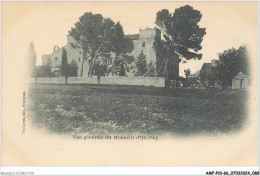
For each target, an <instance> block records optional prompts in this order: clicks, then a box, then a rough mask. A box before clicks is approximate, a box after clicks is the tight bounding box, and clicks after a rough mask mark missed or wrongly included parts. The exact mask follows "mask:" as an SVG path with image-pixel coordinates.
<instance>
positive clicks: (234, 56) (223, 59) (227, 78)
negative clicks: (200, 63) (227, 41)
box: [215, 45, 249, 87]
mask: <svg viewBox="0 0 260 176" xmlns="http://www.w3.org/2000/svg"><path fill="white" fill-rule="evenodd" d="M218 56H219V60H218V61H217V66H216V67H215V72H216V78H217V80H219V81H220V82H221V84H222V86H223V87H225V86H231V83H232V79H233V78H234V77H235V76H236V75H237V74H238V73H239V72H240V71H241V72H243V73H244V74H246V75H249V62H248V61H249V58H248V52H247V46H246V45H242V46H240V47H239V48H238V49H235V48H231V49H228V50H225V51H224V52H223V53H219V54H218Z"/></svg>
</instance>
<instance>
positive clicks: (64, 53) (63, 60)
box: [61, 48, 68, 66]
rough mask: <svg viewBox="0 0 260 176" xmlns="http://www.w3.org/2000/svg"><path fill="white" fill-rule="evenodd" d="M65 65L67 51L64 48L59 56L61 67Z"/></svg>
mask: <svg viewBox="0 0 260 176" xmlns="http://www.w3.org/2000/svg"><path fill="white" fill-rule="evenodd" d="M67 63H68V56H67V51H66V49H65V48H63V50H62V55H61V66H63V65H65V64H67Z"/></svg>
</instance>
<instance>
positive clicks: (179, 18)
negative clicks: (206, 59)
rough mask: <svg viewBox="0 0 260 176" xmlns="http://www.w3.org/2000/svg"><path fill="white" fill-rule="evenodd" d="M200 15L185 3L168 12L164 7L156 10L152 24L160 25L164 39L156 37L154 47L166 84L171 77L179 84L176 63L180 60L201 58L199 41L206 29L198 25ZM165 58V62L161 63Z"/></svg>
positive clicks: (177, 65) (177, 64)
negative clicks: (162, 67)
mask: <svg viewBox="0 0 260 176" xmlns="http://www.w3.org/2000/svg"><path fill="white" fill-rule="evenodd" d="M201 17H202V14H201V13H200V11H198V10H194V9H193V7H191V6H189V5H185V6H183V7H180V8H178V9H175V12H174V13H170V12H169V11H168V10H167V9H163V10H161V11H159V12H157V16H156V21H155V24H156V25H158V26H159V27H160V29H161V30H162V33H163V39H156V40H155V42H154V49H155V51H156V53H157V57H158V59H159V61H160V63H162V64H163V63H164V65H165V69H164V75H165V84H166V86H169V85H170V80H174V82H175V86H177V85H178V78H179V63H180V62H181V60H184V61H186V60H190V59H201V57H202V54H199V53H198V51H199V50H201V49H202V46H201V42H202V40H203V36H204V35H205V34H206V29H205V28H200V27H199V25H198V23H199V22H200V20H201ZM164 61H165V62H164Z"/></svg>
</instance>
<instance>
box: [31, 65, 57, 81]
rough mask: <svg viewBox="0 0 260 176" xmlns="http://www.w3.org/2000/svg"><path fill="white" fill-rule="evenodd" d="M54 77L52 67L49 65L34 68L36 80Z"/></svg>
mask: <svg viewBox="0 0 260 176" xmlns="http://www.w3.org/2000/svg"><path fill="white" fill-rule="evenodd" d="M53 76H54V75H53V73H52V71H51V67H50V66H49V64H47V65H41V66H35V67H34V71H33V77H35V78H36V79H37V78H38V77H53Z"/></svg>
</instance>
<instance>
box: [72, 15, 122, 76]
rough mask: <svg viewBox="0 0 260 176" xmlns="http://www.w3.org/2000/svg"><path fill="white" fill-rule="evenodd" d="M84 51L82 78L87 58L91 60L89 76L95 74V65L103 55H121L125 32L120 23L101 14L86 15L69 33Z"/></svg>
mask: <svg viewBox="0 0 260 176" xmlns="http://www.w3.org/2000/svg"><path fill="white" fill-rule="evenodd" d="M69 35H71V36H72V37H73V38H74V39H75V40H76V41H77V42H78V44H79V45H80V46H81V48H82V49H83V58H84V59H83V61H82V66H81V67H82V69H81V74H80V76H83V68H84V67H83V66H84V60H85V59H86V57H88V58H89V60H91V62H90V70H89V74H88V75H91V74H92V72H93V65H95V62H96V61H97V60H98V59H101V57H102V54H104V53H111V52H114V53H116V56H117V55H120V54H121V53H122V52H123V50H124V48H123V41H124V32H123V28H122V26H121V24H120V23H119V22H117V23H115V22H114V21H112V20H111V19H109V18H104V17H103V16H102V15H101V14H92V13H91V12H86V13H84V15H83V16H81V17H80V18H79V21H78V22H76V23H75V27H74V28H71V30H70V31H69Z"/></svg>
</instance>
